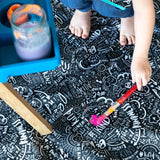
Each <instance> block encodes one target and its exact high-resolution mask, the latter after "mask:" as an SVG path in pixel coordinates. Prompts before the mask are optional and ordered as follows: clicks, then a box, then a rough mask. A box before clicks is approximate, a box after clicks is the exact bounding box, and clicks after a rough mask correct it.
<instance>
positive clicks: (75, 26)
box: [69, 10, 91, 39]
mask: <svg viewBox="0 0 160 160" xmlns="http://www.w3.org/2000/svg"><path fill="white" fill-rule="evenodd" d="M90 28H91V10H89V11H87V12H81V11H79V10H76V11H75V13H74V15H73V17H72V19H71V22H70V26H69V29H70V30H71V32H72V34H74V35H75V36H77V37H82V38H83V39H86V38H88V36H89V32H90Z"/></svg>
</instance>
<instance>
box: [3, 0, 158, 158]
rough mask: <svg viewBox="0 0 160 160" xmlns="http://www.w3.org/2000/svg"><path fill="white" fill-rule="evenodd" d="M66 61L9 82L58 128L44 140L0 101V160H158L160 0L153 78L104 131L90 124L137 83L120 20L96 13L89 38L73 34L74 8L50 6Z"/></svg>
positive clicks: (108, 121) (58, 4)
mask: <svg viewBox="0 0 160 160" xmlns="http://www.w3.org/2000/svg"><path fill="white" fill-rule="evenodd" d="M51 2H52V6H53V11H54V15H55V23H56V26H57V36H58V39H59V44H60V50H61V57H62V63H61V65H60V66H59V67H58V68H57V69H56V70H52V71H46V72H42V73H35V74H28V75H23V76H18V77H10V78H9V79H8V82H9V83H10V84H11V85H12V86H13V87H14V88H15V89H16V90H17V91H18V92H19V93H20V94H21V95H22V96H23V97H24V98H25V99H26V100H27V101H28V102H29V103H30V104H31V105H32V106H33V107H34V108H35V109H36V110H37V111H38V112H39V113H40V114H41V115H42V116H43V117H44V118H45V119H46V120H47V121H48V122H49V123H50V124H51V125H52V127H53V132H52V134H50V135H47V136H40V135H39V134H38V133H37V132H36V131H35V130H33V129H32V127H31V126H29V125H28V124H27V123H26V122H25V121H24V120H23V119H21V117H19V116H18V115H17V114H16V113H15V112H14V111H13V110H12V109H11V108H10V107H9V106H8V105H7V104H5V103H4V102H3V101H2V100H0V159H1V160H13V159H14V160H159V159H160V118H159V117H160V81H159V79H160V54H159V53H160V40H159V37H160V0H156V1H155V2H154V4H155V8H156V25H155V29H154V36H153V41H152V45H151V49H150V53H149V61H150V63H151V64H152V70H153V75H152V77H151V80H150V82H149V83H148V85H147V86H146V87H143V89H142V91H140V92H139V91H135V93H133V95H132V96H131V97H129V98H128V100H126V102H124V104H122V105H121V107H120V108H119V109H118V110H116V111H115V112H114V113H113V114H112V115H110V116H109V117H108V118H106V119H105V120H104V122H103V123H102V124H101V125H100V126H96V127H95V126H93V125H91V124H90V123H89V121H88V120H89V118H90V117H91V115H92V114H96V115H98V116H99V115H101V114H102V113H103V112H104V111H106V109H107V108H108V107H109V106H110V105H111V104H112V103H113V102H114V101H116V100H117V99H118V98H119V97H120V96H121V95H122V94H123V93H125V92H126V91H127V90H128V89H129V88H131V86H132V82H131V75H130V64H131V58H132V52H133V46H125V47H122V46H120V45H119V43H118V30H119V19H112V18H106V17H103V16H101V15H99V14H98V13H96V12H94V11H93V13H92V28H91V33H90V36H89V38H88V39H87V40H83V39H79V38H76V37H74V36H73V35H71V34H70V31H69V28H68V24H69V21H70V19H71V17H72V15H73V12H74V10H71V9H69V8H66V7H65V6H63V4H62V3H61V2H60V1H59V0H54V1H51Z"/></svg>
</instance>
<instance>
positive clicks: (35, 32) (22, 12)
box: [10, 4, 52, 61]
mask: <svg viewBox="0 0 160 160" xmlns="http://www.w3.org/2000/svg"><path fill="white" fill-rule="evenodd" d="M10 23H11V27H12V31H13V37H14V46H15V49H16V51H17V54H18V55H19V57H20V58H21V59H22V60H25V61H29V60H35V59H41V58H45V57H49V55H50V52H51V48H52V43H51V34H50V29H49V25H48V23H47V18H46V13H45V11H44V10H43V9H42V8H41V7H40V6H38V5H36V4H25V5H20V6H19V7H18V8H16V9H15V10H14V11H13V13H12V15H11V20H10Z"/></svg>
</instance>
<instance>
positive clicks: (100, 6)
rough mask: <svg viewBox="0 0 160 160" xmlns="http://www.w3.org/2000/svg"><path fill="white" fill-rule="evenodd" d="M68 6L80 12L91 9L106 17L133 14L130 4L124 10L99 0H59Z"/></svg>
mask: <svg viewBox="0 0 160 160" xmlns="http://www.w3.org/2000/svg"><path fill="white" fill-rule="evenodd" d="M61 1H62V2H63V4H64V5H66V6H67V7H69V8H72V9H77V10H80V11H82V12H86V11H89V10H90V9H93V10H95V11H97V12H98V13H99V14H101V15H103V16H106V17H115V18H127V17H132V16H133V15H134V11H133V7H132V6H130V7H128V8H126V9H125V10H122V9H119V8H117V7H114V6H112V5H110V4H108V3H105V2H103V1H101V0H61Z"/></svg>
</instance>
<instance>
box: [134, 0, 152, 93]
mask: <svg viewBox="0 0 160 160" xmlns="http://www.w3.org/2000/svg"><path fill="white" fill-rule="evenodd" d="M132 2H133V8H134V28H135V49H134V52H133V59H132V64H131V74H132V81H133V83H134V82H136V83H137V88H138V90H141V87H142V86H145V85H147V83H148V81H149V80H150V77H151V72H152V71H151V66H150V64H149V61H148V52H149V48H150V44H151V40H152V34H153V29H154V23H155V11H154V5H153V0H132Z"/></svg>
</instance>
